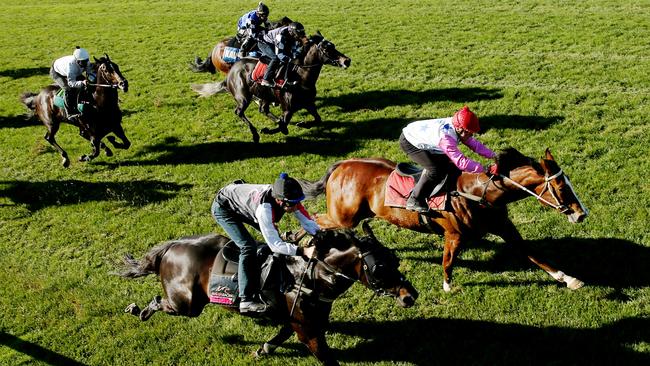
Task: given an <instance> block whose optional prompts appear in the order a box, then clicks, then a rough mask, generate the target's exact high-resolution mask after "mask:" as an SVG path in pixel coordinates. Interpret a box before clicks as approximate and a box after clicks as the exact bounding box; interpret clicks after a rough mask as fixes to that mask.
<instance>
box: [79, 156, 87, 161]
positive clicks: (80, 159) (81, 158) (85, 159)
mask: <svg viewBox="0 0 650 366" xmlns="http://www.w3.org/2000/svg"><path fill="white" fill-rule="evenodd" d="M79 161H80V162H85V161H90V157H88V155H81V156H80V157H79Z"/></svg>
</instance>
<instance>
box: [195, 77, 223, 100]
mask: <svg viewBox="0 0 650 366" xmlns="http://www.w3.org/2000/svg"><path fill="white" fill-rule="evenodd" d="M191 87H192V90H194V91H195V92H197V93H199V94H200V96H201V97H203V98H205V97H209V96H211V95H215V94H217V93H221V92H223V91H226V81H225V80H224V81H221V82H218V83H207V84H192V86H191Z"/></svg>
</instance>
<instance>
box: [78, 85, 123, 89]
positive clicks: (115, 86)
mask: <svg viewBox="0 0 650 366" xmlns="http://www.w3.org/2000/svg"><path fill="white" fill-rule="evenodd" d="M86 85H88V86H98V87H100V88H113V89H117V87H118V85H117V84H86Z"/></svg>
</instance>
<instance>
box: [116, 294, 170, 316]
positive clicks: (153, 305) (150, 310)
mask: <svg viewBox="0 0 650 366" xmlns="http://www.w3.org/2000/svg"><path fill="white" fill-rule="evenodd" d="M156 311H164V312H165V313H167V314H169V315H179V313H178V312H177V311H176V310H175V309H174V307H173V306H171V304H170V303H169V301H168V300H167V299H163V298H162V297H160V296H154V298H153V300H151V302H150V303H149V305H147V307H146V308H144V309H140V307H139V306H138V305H137V304H136V303H132V304H129V305H128V306H127V307H126V309H124V312H125V313H129V314H131V315H134V316H137V317H139V318H140V320H142V321H147V320H149V318H151V316H152V315H153V314H154V313H155V312H156Z"/></svg>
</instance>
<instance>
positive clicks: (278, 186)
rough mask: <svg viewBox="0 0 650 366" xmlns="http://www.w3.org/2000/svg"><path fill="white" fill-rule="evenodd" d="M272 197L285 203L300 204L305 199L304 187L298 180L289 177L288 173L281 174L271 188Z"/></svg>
mask: <svg viewBox="0 0 650 366" xmlns="http://www.w3.org/2000/svg"><path fill="white" fill-rule="evenodd" d="M271 195H272V196H273V198H277V199H279V200H281V201H284V202H289V203H298V202H300V201H302V200H303V199H305V195H304V193H302V187H300V184H299V183H298V181H297V180H295V179H293V178H291V177H289V175H288V174H287V173H281V174H280V177H279V178H278V179H276V180H275V183H273V187H272V188H271Z"/></svg>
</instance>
